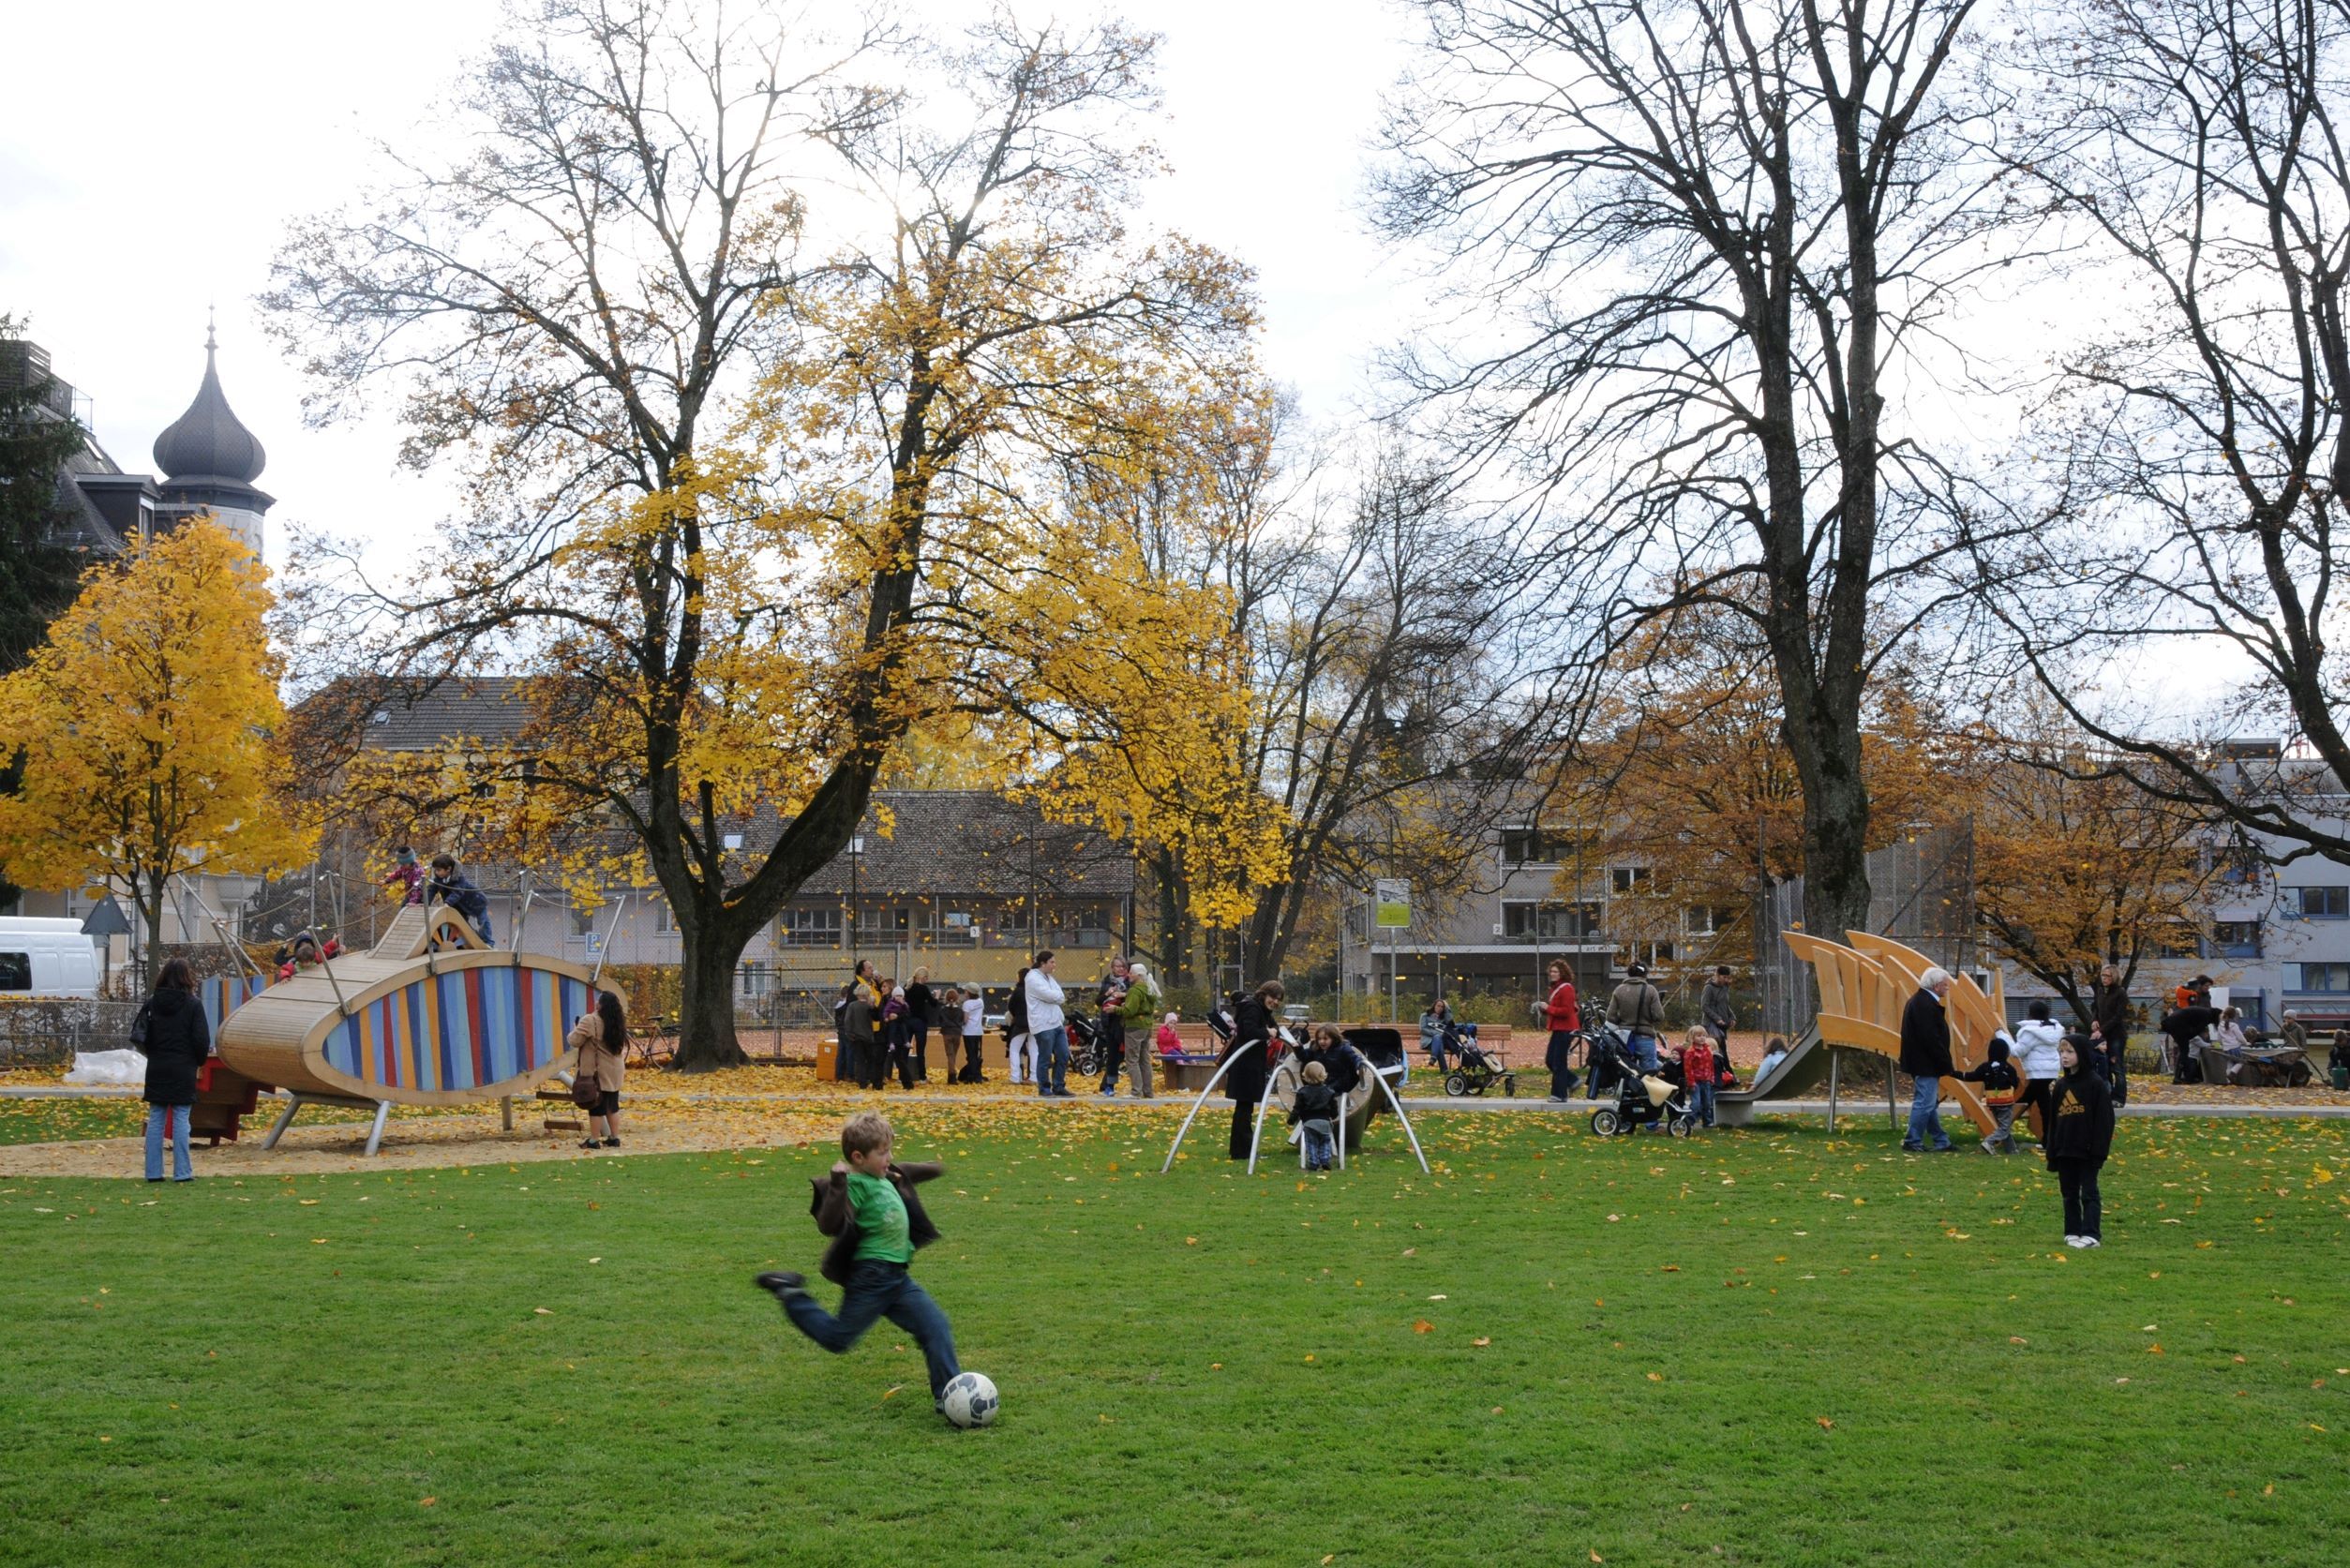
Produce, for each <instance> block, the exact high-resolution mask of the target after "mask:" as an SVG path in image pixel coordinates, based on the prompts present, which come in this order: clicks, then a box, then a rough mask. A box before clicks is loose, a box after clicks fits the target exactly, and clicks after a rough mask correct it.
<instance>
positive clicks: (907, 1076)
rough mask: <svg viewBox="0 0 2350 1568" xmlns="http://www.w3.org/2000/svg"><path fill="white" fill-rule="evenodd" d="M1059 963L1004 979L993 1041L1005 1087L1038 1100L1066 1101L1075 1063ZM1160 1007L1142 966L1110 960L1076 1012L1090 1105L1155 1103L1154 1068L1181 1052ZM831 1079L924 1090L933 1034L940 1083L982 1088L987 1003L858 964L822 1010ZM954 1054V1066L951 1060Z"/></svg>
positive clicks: (923, 977) (922, 976)
mask: <svg viewBox="0 0 2350 1568" xmlns="http://www.w3.org/2000/svg"><path fill="white" fill-rule="evenodd" d="M1059 970H1060V958H1059V955H1058V954H1056V953H1055V952H1054V951H1053V950H1052V949H1050V948H1046V949H1044V950H1042V951H1040V952H1039V953H1037V954H1036V956H1035V957H1034V958H1033V959H1032V960H1031V961H1030V962H1029V963H1025V964H1023V965H1022V966H1021V968H1020V971H1019V973H1018V974H1017V975H1016V976H1014V977H1013V979H1012V984H1011V987H1010V996H1009V997H1008V999H1007V1006H1006V1009H1005V1016H1004V1023H1003V1032H1004V1041H1005V1055H1006V1067H1007V1077H1008V1078H1009V1080H1010V1082H1011V1083H1014V1084H1018V1085H1025V1086H1029V1087H1032V1088H1033V1089H1034V1090H1035V1092H1036V1093H1037V1094H1038V1095H1039V1096H1040V1098H1046V1099H1074V1098H1077V1091H1076V1090H1074V1089H1071V1088H1070V1086H1069V1077H1070V1071H1071V1070H1072V1068H1073V1065H1074V1061H1075V1053H1074V1051H1073V1050H1072V1048H1071V1043H1070V1034H1071V1024H1070V1008H1071V1007H1072V1006H1077V1005H1078V1004H1076V1003H1075V1002H1073V1001H1072V999H1071V998H1070V993H1069V992H1068V990H1067V988H1065V987H1064V986H1063V984H1062V982H1061V978H1060V973H1059ZM1164 1006H1165V997H1164V995H1163V994H1162V993H1161V992H1160V989H1159V984H1158V981H1157V980H1155V979H1154V978H1152V977H1151V973H1150V968H1149V965H1147V964H1146V963H1144V962H1143V961H1142V960H1141V959H1139V958H1132V957H1129V956H1126V955H1124V954H1120V955H1118V956H1116V957H1114V958H1113V959H1112V960H1111V961H1110V963H1109V966H1108V968H1107V970H1106V971H1105V972H1104V973H1103V975H1102V977H1101V978H1100V982H1099V983H1098V984H1097V985H1096V986H1095V988H1094V996H1093V1000H1092V1002H1091V1003H1090V1004H1089V1005H1087V1006H1086V1007H1085V1012H1086V1015H1087V1016H1086V1020H1085V1023H1084V1024H1083V1027H1084V1028H1085V1030H1086V1031H1087V1035H1088V1038H1090V1039H1091V1041H1092V1043H1093V1046H1094V1053H1095V1055H1096V1057H1097V1058H1098V1060H1099V1062H1100V1068H1101V1080H1100V1084H1099V1086H1098V1087H1097V1088H1096V1089H1095V1091H1094V1092H1095V1093H1096V1094H1097V1095H1100V1096H1102V1097H1105V1098H1107V1097H1114V1096H1115V1095H1117V1094H1118V1093H1119V1087H1118V1083H1119V1080H1120V1078H1121V1077H1123V1078H1124V1079H1125V1082H1126V1089H1125V1093H1126V1095H1127V1096H1128V1097H1129V1098H1134V1099H1150V1098H1155V1096H1156V1093H1157V1090H1156V1087H1155V1080H1156V1074H1155V1072H1154V1070H1153V1063H1154V1058H1156V1057H1160V1056H1172V1055H1175V1054H1177V1053H1180V1051H1181V1049H1182V1046H1181V1042H1180V1038H1179V1037H1178V1036H1177V1034H1176V1032H1175V1023H1176V1015H1175V1013H1173V1012H1166V1011H1163V1010H1162V1009H1163V1008H1164ZM832 1019H833V1030H834V1044H835V1051H834V1056H833V1062H834V1067H833V1077H834V1079H835V1080H836V1081H838V1082H842V1083H854V1084H856V1085H857V1086H859V1087H860V1088H866V1089H880V1088H883V1087H885V1086H886V1085H887V1084H888V1083H890V1082H891V1080H892V1079H895V1080H896V1082H897V1083H899V1084H900V1086H902V1087H904V1088H908V1089H910V1088H912V1087H913V1086H914V1085H915V1084H917V1083H928V1082H929V1081H930V1059H929V1042H930V1036H931V1032H932V1031H933V1030H936V1031H937V1034H938V1038H939V1050H940V1052H941V1053H942V1054H943V1056H944V1058H945V1063H944V1065H945V1068H946V1072H945V1081H946V1082H947V1083H985V1082H986V1081H987V1075H986V1070H985V1068H984V1065H983V1052H982V1049H981V1048H982V1046H983V1044H984V1039H983V1037H984V1035H985V1033H986V1028H987V1001H986V997H985V995H984V993H982V992H981V991H980V989H979V988H978V987H968V988H965V987H960V986H944V987H934V986H933V985H932V984H931V983H930V971H929V970H928V969H927V968H918V969H916V970H915V971H914V972H913V974H912V975H911V977H909V978H907V979H906V981H904V983H900V982H899V981H898V980H897V979H895V978H891V977H889V976H886V975H883V974H882V973H881V972H880V970H879V968H878V967H877V966H876V964H875V963H874V961H873V960H871V959H861V960H859V961H858V963H857V967H856V972H855V974H854V975H853V976H851V978H849V979H848V981H847V982H846V984H844V985H843V986H842V987H841V993H840V995H839V997H838V998H837V999H836V1000H835V1001H834V1003H833V1006H832ZM958 1045H959V1046H960V1047H961V1051H962V1059H961V1061H960V1062H959V1063H958V1061H957V1060H956V1048H957V1047H958Z"/></svg>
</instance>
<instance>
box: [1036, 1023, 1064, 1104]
mask: <svg viewBox="0 0 2350 1568" xmlns="http://www.w3.org/2000/svg"><path fill="white" fill-rule="evenodd" d="M1037 1049H1038V1050H1039V1051H1040V1053H1042V1054H1041V1055H1040V1058H1039V1059H1038V1062H1037V1093H1038V1094H1040V1095H1065V1094H1067V1093H1069V1028H1068V1026H1067V1025H1066V1024H1063V1025H1060V1026H1058V1027H1055V1028H1051V1029H1039V1030H1038V1031H1037Z"/></svg>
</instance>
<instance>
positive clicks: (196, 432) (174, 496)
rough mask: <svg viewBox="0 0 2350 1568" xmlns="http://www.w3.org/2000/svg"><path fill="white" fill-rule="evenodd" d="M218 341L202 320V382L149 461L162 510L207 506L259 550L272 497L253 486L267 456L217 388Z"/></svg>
mask: <svg viewBox="0 0 2350 1568" xmlns="http://www.w3.org/2000/svg"><path fill="white" fill-rule="evenodd" d="M218 347H219V346H218V344H217V341H216V340H215V337H214V333H213V328H212V324H211V322H210V321H206V322H205V325H204V379H203V382H202V385H200V386H198V387H197V389H196V400H195V401H194V402H192V403H190V404H188V405H187V412H186V413H184V414H182V415H180V416H179V418H178V419H177V420H175V421H174V422H173V423H172V426H170V428H168V429H166V430H165V431H164V432H163V434H161V435H159V436H157V437H156V439H155V466H156V467H157V469H158V470H161V471H162V473H163V476H164V478H163V483H162V485H160V486H159V488H160V489H161V491H162V499H163V509H164V510H166V511H168V512H170V513H171V514H172V515H175V516H177V517H189V516H193V515H196V514H197V513H199V512H209V513H211V514H212V515H214V517H215V518H217V520H218V522H219V524H220V526H221V527H223V528H225V529H227V530H229V531H230V532H231V533H233V534H235V535H236V536H237V537H238V538H240V539H242V540H244V541H245V543H246V545H247V546H248V547H249V548H250V549H251V550H252V551H253V553H254V554H256V555H259V554H260V553H261V548H262V514H264V513H266V512H267V511H268V510H269V509H270V507H271V506H272V505H274V504H276V499H277V498H275V497H273V496H270V495H268V494H266V493H264V492H262V491H261V490H257V489H255V488H254V487H253V481H254V480H256V479H258V478H260V477H261V472H262V467H263V466H264V465H265V464H266V463H267V462H268V460H269V459H268V457H267V455H265V454H264V453H263V452H262V443H261V442H260V441H258V440H257V439H255V437H254V435H253V432H252V431H250V430H247V428H246V427H245V426H244V425H243V424H242V423H241V422H240V421H239V420H238V419H237V417H236V414H235V412H234V411H232V410H231V409H230V407H229V399H228V396H227V395H226V394H224V393H223V392H222V391H221V390H220V371H219V366H218V365H217V351H218Z"/></svg>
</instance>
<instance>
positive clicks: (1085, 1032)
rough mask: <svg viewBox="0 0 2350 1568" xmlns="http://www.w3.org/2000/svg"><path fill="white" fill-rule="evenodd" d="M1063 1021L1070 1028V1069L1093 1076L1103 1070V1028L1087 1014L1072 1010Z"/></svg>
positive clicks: (1075, 1072) (1081, 1074)
mask: <svg viewBox="0 0 2350 1568" xmlns="http://www.w3.org/2000/svg"><path fill="white" fill-rule="evenodd" d="M1062 1022H1063V1023H1064V1024H1065V1025H1066V1026H1067V1028H1068V1030H1069V1070H1070V1072H1071V1073H1074V1074H1077V1075H1079V1076H1082V1077H1087V1078H1090V1077H1092V1076H1093V1075H1094V1074H1095V1073H1098V1072H1100V1070H1101V1068H1102V1061H1101V1028H1100V1025H1099V1024H1098V1023H1095V1022H1094V1021H1093V1020H1092V1019H1090V1018H1087V1017H1086V1016H1085V1014H1083V1013H1079V1012H1071V1013H1070V1014H1069V1015H1068V1017H1067V1018H1065V1019H1064V1020H1063V1021H1062Z"/></svg>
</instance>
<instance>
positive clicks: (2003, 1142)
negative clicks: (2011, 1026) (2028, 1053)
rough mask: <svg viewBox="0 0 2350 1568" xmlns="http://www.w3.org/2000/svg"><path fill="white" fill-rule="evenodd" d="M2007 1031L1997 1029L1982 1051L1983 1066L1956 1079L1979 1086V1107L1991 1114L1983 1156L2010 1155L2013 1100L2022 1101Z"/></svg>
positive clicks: (2021, 1081)
mask: <svg viewBox="0 0 2350 1568" xmlns="http://www.w3.org/2000/svg"><path fill="white" fill-rule="evenodd" d="M2012 1055H2013V1053H2012V1052H2010V1051H2009V1050H2008V1042H2007V1031H2006V1030H2004V1029H2001V1030H1999V1031H1998V1033H1997V1034H1994V1035H1993V1036H1992V1037H1991V1043H1990V1044H1989V1045H1988V1046H1987V1047H1985V1048H1984V1051H1983V1065H1982V1066H1981V1067H1978V1068H1968V1069H1967V1070H1966V1071H1965V1072H1962V1073H1960V1074H1958V1076H1959V1077H1960V1078H1962V1079H1964V1080H1966V1081H1967V1082H1968V1083H1980V1084H1982V1085H1983V1108H1984V1109H1985V1110H1987V1111H1989V1112H1990V1113H1991V1121H1992V1124H1993V1125H1992V1128H1991V1136H1990V1137H1988V1138H1986V1139H1984V1140H1983V1153H1984V1154H1987V1155H2000V1154H2006V1155H2012V1154H2013V1153H2014V1152H2015V1112H2016V1101H2017V1100H2019V1099H2020V1098H2023V1092H2024V1077H2023V1074H2021V1073H2019V1072H2017V1071H2016V1070H2015V1064H2014V1063H2013V1061H2011V1060H2010V1059H2009V1058H2010V1057H2011V1056H2012Z"/></svg>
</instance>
